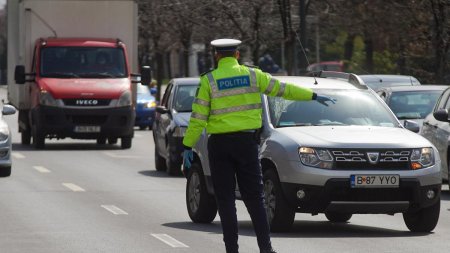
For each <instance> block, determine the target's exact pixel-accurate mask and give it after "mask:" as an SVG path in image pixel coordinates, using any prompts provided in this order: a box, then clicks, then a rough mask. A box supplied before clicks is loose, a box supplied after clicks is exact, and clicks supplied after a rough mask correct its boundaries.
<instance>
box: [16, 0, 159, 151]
mask: <svg viewBox="0 0 450 253" xmlns="http://www.w3.org/2000/svg"><path fill="white" fill-rule="evenodd" d="M137 18H138V9H137V3H136V2H135V1H134V0H114V1H106V0H22V1H9V2H8V100H9V102H10V103H11V104H12V105H14V106H15V107H16V108H17V109H18V110H19V132H21V136H22V144H30V143H31V139H32V140H33V145H34V146H35V147H36V148H44V147H45V139H46V138H57V139H62V138H66V137H70V138H75V139H96V140H97V143H99V144H105V143H106V141H108V143H110V144H115V143H116V142H117V140H118V139H119V138H120V139H121V146H122V148H130V147H131V141H132V137H133V134H134V130H133V128H134V120H135V111H134V101H135V98H136V91H135V90H136V89H135V87H136V85H134V84H135V83H138V82H139V80H140V75H139V74H133V73H136V72H137V71H138V63H137V62H138V61H137V60H138V56H137V55H138V52H137V40H138V25H137ZM150 78H151V77H150V69H149V68H143V72H142V81H143V82H146V83H149V80H150Z"/></svg>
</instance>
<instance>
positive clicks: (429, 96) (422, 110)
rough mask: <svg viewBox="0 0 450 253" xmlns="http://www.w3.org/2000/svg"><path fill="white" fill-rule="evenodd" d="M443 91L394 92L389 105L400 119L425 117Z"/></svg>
mask: <svg viewBox="0 0 450 253" xmlns="http://www.w3.org/2000/svg"><path fill="white" fill-rule="evenodd" d="M441 93H442V92H441V91H435V90H421V91H398V92H393V93H392V95H391V97H390V99H389V107H390V108H391V110H392V111H393V112H394V114H395V116H397V118H398V119H424V118H425V117H426V116H427V115H428V114H429V113H430V112H431V110H433V107H434V104H435V103H436V100H437V99H438V97H439V95H440V94H441Z"/></svg>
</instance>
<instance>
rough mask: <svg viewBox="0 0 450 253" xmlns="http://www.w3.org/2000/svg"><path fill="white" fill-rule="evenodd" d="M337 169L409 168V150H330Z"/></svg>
mask: <svg viewBox="0 0 450 253" xmlns="http://www.w3.org/2000/svg"><path fill="white" fill-rule="evenodd" d="M331 154H332V155H333V158H334V160H335V168H336V169H337V170H409V169H410V163H409V162H410V161H409V160H410V159H409V157H410V155H411V150H405V149H389V150H387V149H383V150H355V149H352V150H350V149H348V150H331Z"/></svg>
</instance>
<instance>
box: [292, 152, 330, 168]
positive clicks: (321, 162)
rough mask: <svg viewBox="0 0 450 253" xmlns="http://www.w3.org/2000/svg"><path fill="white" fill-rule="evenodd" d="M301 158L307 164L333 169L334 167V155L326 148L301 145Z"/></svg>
mask: <svg viewBox="0 0 450 253" xmlns="http://www.w3.org/2000/svg"><path fill="white" fill-rule="evenodd" d="M298 153H299V155H300V160H301V161H302V163H303V164H304V165H306V166H311V167H316V168H321V169H331V168H333V157H332V156H331V154H330V152H329V151H328V150H326V149H314V148H307V147H301V148H299V150H298Z"/></svg>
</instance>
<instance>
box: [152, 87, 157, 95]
mask: <svg viewBox="0 0 450 253" xmlns="http://www.w3.org/2000/svg"><path fill="white" fill-rule="evenodd" d="M157 91H158V89H156V88H150V94H152V95H155V94H156V92H157Z"/></svg>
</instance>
